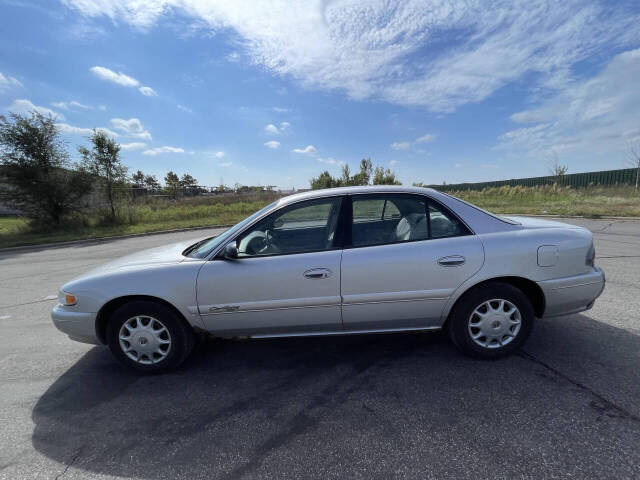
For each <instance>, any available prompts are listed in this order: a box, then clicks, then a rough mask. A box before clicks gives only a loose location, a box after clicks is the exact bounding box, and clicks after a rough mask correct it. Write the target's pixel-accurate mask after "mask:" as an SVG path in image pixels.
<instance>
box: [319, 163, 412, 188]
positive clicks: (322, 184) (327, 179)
mask: <svg viewBox="0 0 640 480" xmlns="http://www.w3.org/2000/svg"><path fill="white" fill-rule="evenodd" d="M372 176H373V184H374V185H400V182H399V181H398V180H397V179H396V175H395V173H393V171H391V169H389V168H387V169H384V168H382V167H376V168H375V171H374V168H373V163H372V162H371V159H370V158H363V159H362V160H361V161H360V171H359V172H358V173H356V174H355V175H351V169H350V168H349V165H343V166H342V172H341V176H340V177H332V176H331V174H330V173H329V172H328V171H327V170H325V171H324V172H322V173H321V174H320V175H319V176H317V177H314V178H312V179H311V180H310V181H309V182H310V184H311V188H312V189H313V190H317V189H319V188H333V187H349V186H354V185H371V180H372Z"/></svg>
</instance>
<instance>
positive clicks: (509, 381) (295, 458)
mask: <svg viewBox="0 0 640 480" xmlns="http://www.w3.org/2000/svg"><path fill="white" fill-rule="evenodd" d="M566 221H567V222H569V223H575V224H579V225H583V226H585V227H587V228H589V229H590V230H591V231H592V232H594V237H595V240H596V251H597V258H596V263H597V264H598V265H599V266H601V267H602V268H604V270H605V272H606V275H607V287H606V290H605V292H604V294H603V295H602V297H600V299H599V300H598V301H597V302H596V304H595V307H594V308H593V309H592V310H590V311H588V312H585V313H582V314H577V315H570V316H566V317H561V318H554V319H545V320H540V321H538V322H537V324H536V326H535V327H534V331H533V334H532V336H531V338H530V339H529V341H528V342H527V344H526V345H525V346H524V348H523V349H522V350H520V351H519V352H518V353H517V354H515V355H512V356H510V357H508V358H504V359H501V360H496V361H478V360H472V359H469V358H466V357H464V356H462V355H461V354H459V353H458V352H457V351H456V350H455V349H454V348H453V347H452V346H451V345H450V343H449V342H448V340H447V339H446V337H445V336H444V335H443V334H441V333H409V334H392V335H367V336H346V337H328V338H320V337H317V338H293V339H263V340H224V341H223V340H210V341H207V342H204V343H203V344H202V345H200V346H199V347H198V348H197V350H196V351H195V353H194V355H193V356H192V357H191V358H190V359H189V360H188V361H187V362H186V363H185V364H184V365H183V367H181V368H180V369H179V370H178V371H176V372H173V373H170V374H164V375H154V376H146V377H144V376H143V377H141V376H137V375H135V374H133V373H131V372H129V371H128V370H126V369H125V368H123V367H121V366H120V365H119V364H117V363H116V362H115V360H114V359H112V357H111V354H110V352H109V351H108V349H107V348H105V347H96V346H90V345H83V344H80V343H76V342H72V341H70V340H69V339H68V338H67V337H66V336H64V335H63V334H61V333H60V332H58V331H57V330H56V329H55V328H54V327H53V325H52V323H51V320H50V318H49V311H50V310H51V308H52V307H53V305H54V303H55V302H56V292H57V289H58V287H59V286H60V285H61V284H63V283H64V282H66V281H68V280H70V279H71V278H73V277H74V276H76V275H78V274H80V273H82V272H84V271H86V270H88V269H90V268H92V267H94V266H97V265H99V264H101V263H104V262H106V261H108V260H111V259H113V258H116V257H119V256H121V255H124V254H126V253H131V252H134V251H137V250H140V249H144V248H149V247H153V246H157V245H162V244H165V243H170V242H176V241H181V240H185V239H189V238H194V239H197V238H202V237H205V236H209V235H211V234H215V233H216V231H213V230H212V231H196V232H193V231H192V232H182V233H171V234H162V235H152V236H145V237H137V238H127V239H119V240H112V241H105V242H94V243H82V244H76V245H72V246H64V247H58V248H42V249H30V250H25V251H17V252H10V253H0V478H6V479H21V478H25V479H26V478H28V479H37V478H43V479H44V478H47V479H54V478H64V479H72V478H116V477H133V478H141V479H156V478H184V479H199V478H203V479H204V478H206V479H218V478H229V479H235V478H286V479H293V478H331V479H345V478H364V479H372V478H380V479H388V478H420V479H428V478H456V479H458V478H469V479H483V478H487V479H488V478H491V479H495V478H509V479H512V478H535V479H540V478H577V479H585V478H598V479H604V478H612V479H613V478H615V479H619V478H640V448H639V447H640V221H625V220H581V219H567V220H566Z"/></svg>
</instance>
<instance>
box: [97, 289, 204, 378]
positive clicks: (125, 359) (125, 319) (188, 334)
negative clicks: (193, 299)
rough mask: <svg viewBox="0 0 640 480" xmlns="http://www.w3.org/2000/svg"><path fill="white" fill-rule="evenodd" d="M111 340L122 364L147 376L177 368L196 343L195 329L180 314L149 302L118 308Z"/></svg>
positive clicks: (109, 330)
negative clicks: (147, 374)
mask: <svg viewBox="0 0 640 480" xmlns="http://www.w3.org/2000/svg"><path fill="white" fill-rule="evenodd" d="M107 340H108V343H109V348H110V349H111V352H112V353H113V355H114V356H115V357H116V358H117V359H118V360H119V361H120V362H122V363H123V364H125V365H126V366H128V367H131V368H134V369H136V370H138V371H141V372H146V373H153V372H158V371H162V370H170V369H173V368H176V367H177V366H179V365H180V364H181V363H182V362H183V361H184V360H185V359H186V358H187V357H188V355H189V353H191V350H192V349H193V345H194V342H195V338H194V333H193V330H192V329H191V327H190V326H188V325H187V324H186V322H185V321H184V320H183V319H182V318H180V316H179V315H178V314H177V313H176V312H174V311H173V310H172V309H171V308H169V307H167V306H165V305H162V304H161V303H156V302H152V301H147V300H136V301H132V302H129V303H126V304H124V305H122V306H121V307H120V308H118V309H117V310H116V311H115V312H114V313H113V315H112V317H111V319H110V321H109V324H108V326H107Z"/></svg>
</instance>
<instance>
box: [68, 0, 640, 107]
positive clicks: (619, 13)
mask: <svg viewBox="0 0 640 480" xmlns="http://www.w3.org/2000/svg"><path fill="white" fill-rule="evenodd" d="M63 1H64V3H65V4H66V5H68V6H70V7H71V8H74V9H77V10H79V11H80V12H82V13H83V14H84V15H85V16H88V17H101V16H106V17H108V18H110V19H112V20H114V21H124V22H127V23H129V24H131V25H133V26H134V27H136V28H139V29H142V30H148V29H150V28H152V27H153V26H154V25H155V24H156V23H158V22H159V20H160V18H161V17H163V16H168V15H182V16H187V17H189V18H192V19H194V20H195V21H197V22H200V23H202V24H205V25H208V27H209V29H210V30H212V31H213V32H216V31H218V30H223V29H232V30H234V31H235V33H236V34H237V36H238V37H239V38H240V39H241V40H242V42H241V45H242V48H243V49H244V51H243V52H242V53H243V55H242V56H243V58H247V59H248V60H249V61H251V62H253V63H255V64H258V65H261V66H263V67H265V68H266V69H267V70H269V71H271V72H273V73H274V74H276V75H280V76H282V77H287V78H293V79H294V80H295V81H297V82H298V83H299V84H301V85H302V86H304V87H308V88H314V89H322V90H339V91H343V92H346V94H347V95H348V96H349V97H351V98H354V99H364V98H378V99H382V100H386V101H388V102H392V103H395V104H400V105H422V106H426V107H428V108H429V109H431V110H433V111H437V112H451V111H453V110H455V109H456V108H458V107H459V106H461V105H464V104H466V103H469V102H478V101H481V100H483V99H485V98H487V97H488V96H489V95H491V94H492V93H493V92H495V91H496V90H498V89H500V88H502V87H504V86H505V85H508V84H510V83H514V82H516V81H518V80H519V79H522V78H524V77H525V76H526V77H527V78H529V79H533V78H535V79H536V82H537V85H538V86H542V87H545V88H552V89H557V88H562V86H563V85H564V84H565V83H566V82H567V81H569V80H571V68H572V66H573V65H575V64H577V63H578V62H581V61H583V60H585V59H589V58H593V57H594V56H595V55H596V54H597V53H598V52H599V51H600V50H601V49H602V48H617V49H620V48H621V47H622V48H624V47H625V46H630V45H635V44H637V42H638V40H639V39H640V29H638V28H636V27H637V24H638V20H639V15H638V14H637V13H636V12H634V11H631V10H630V7H629V6H628V4H627V3H625V2H616V3H615V4H610V3H607V4H605V3H602V2H598V1H596V0H566V1H564V2H550V1H548V0H514V1H500V2H498V3H496V2H494V1H491V0H475V1H470V2H464V3H463V2H460V1H458V0H435V1H427V0H408V1H405V2H387V1H383V0H374V1H369V0H350V1H341V2H337V1H336V2H322V3H318V2H290V1H288V0H275V1H273V2H254V1H251V0H245V1H236V2H205V1H202V0H146V1H144V0H140V1H136V2H131V1H129V0H112V1H109V2H106V1H104V0H63ZM417 60H419V61H417ZM113 73H115V72H113ZM117 75H121V74H117ZM124 77H126V78H124ZM124 77H120V76H118V77H116V78H118V79H119V80H120V81H127V79H130V78H131V77H128V76H126V75H125V76H124Z"/></svg>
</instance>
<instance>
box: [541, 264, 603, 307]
mask: <svg viewBox="0 0 640 480" xmlns="http://www.w3.org/2000/svg"><path fill="white" fill-rule="evenodd" d="M605 283H606V278H605V274H604V271H603V270H602V269H601V268H599V267H593V270H592V271H590V272H588V273H585V274H581V275H575V276H572V277H564V278H556V279H553V280H546V281H543V282H538V285H540V288H542V291H543V292H544V296H545V300H546V308H545V312H544V316H545V317H555V316H558V315H567V314H569V313H577V312H582V311H584V310H588V309H590V308H591V307H592V306H593V303H594V302H595V300H596V299H597V298H598V297H599V296H600V295H601V294H602V292H603V291H604V286H605Z"/></svg>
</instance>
